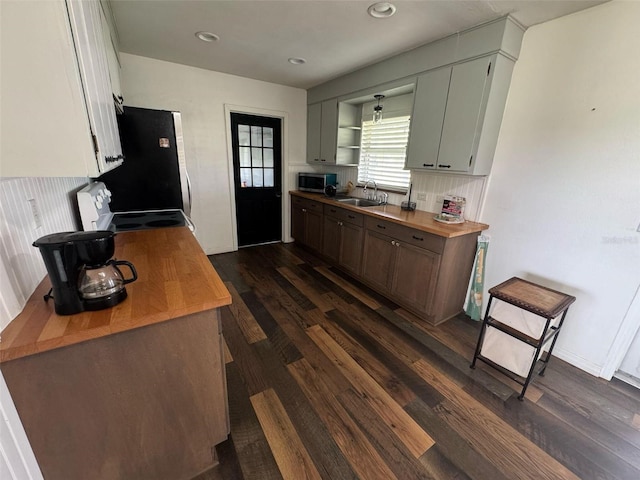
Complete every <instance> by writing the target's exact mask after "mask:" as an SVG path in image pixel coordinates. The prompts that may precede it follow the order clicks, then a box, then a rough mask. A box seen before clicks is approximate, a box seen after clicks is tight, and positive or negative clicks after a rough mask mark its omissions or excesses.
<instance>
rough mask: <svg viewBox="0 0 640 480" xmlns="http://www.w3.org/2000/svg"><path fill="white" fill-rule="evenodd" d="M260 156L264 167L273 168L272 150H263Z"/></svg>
mask: <svg viewBox="0 0 640 480" xmlns="http://www.w3.org/2000/svg"><path fill="white" fill-rule="evenodd" d="M262 155H263V156H264V166H265V167H269V168H273V150H271V149H270V148H264V149H263V150H262Z"/></svg>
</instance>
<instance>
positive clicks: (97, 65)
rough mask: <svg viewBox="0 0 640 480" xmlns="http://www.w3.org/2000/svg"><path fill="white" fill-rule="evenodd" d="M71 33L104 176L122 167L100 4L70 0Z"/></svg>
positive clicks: (99, 162)
mask: <svg viewBox="0 0 640 480" xmlns="http://www.w3.org/2000/svg"><path fill="white" fill-rule="evenodd" d="M67 6H68V9H69V18H70V20H71V32H72V34H73V40H74V44H75V48H76V54H77V56H78V65H79V67H80V77H81V78H82V83H83V85H84V87H85V88H84V94H85V100H86V103H87V110H88V112H89V123H90V124H91V129H92V134H93V135H94V136H95V139H94V143H95V144H96V145H95V147H96V150H97V152H96V157H97V161H98V170H99V171H100V173H104V172H106V171H108V170H111V169H113V168H115V167H117V166H118V165H120V164H121V163H122V158H123V157H122V147H121V145H120V136H119V134H118V124H117V122H116V112H115V107H114V103H113V92H112V89H111V80H110V77H109V63H108V60H107V53H106V47H105V44H104V36H103V33H102V18H101V11H100V8H101V7H100V4H99V3H98V2H83V1H79V0H67Z"/></svg>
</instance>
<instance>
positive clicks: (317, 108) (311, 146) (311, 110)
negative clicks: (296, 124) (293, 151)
mask: <svg viewBox="0 0 640 480" xmlns="http://www.w3.org/2000/svg"><path fill="white" fill-rule="evenodd" d="M321 128H322V105H321V104H320V103H315V104H313V105H308V106H307V163H319V162H320V129H321Z"/></svg>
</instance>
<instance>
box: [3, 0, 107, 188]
mask: <svg viewBox="0 0 640 480" xmlns="http://www.w3.org/2000/svg"><path fill="white" fill-rule="evenodd" d="M1 3H2V14H0V22H1V23H0V32H2V55H0V62H1V63H0V71H1V72H2V81H1V82H0V98H1V99H2V100H1V101H2V109H1V114H2V120H1V123H2V141H0V159H1V162H2V176H3V177H86V176H89V175H92V174H97V173H98V169H97V168H96V161H95V154H94V149H93V144H92V141H91V136H90V134H89V121H88V119H87V109H86V106H85V100H84V95H83V93H82V90H83V88H82V83H81V79H80V74H79V72H78V63H77V60H76V54H75V51H74V49H73V41H72V39H71V28H70V25H69V17H68V14H67V8H66V5H65V4H64V2H62V1H58V2H1ZM25 32H34V33H33V34H25ZM35 32H37V33H35Z"/></svg>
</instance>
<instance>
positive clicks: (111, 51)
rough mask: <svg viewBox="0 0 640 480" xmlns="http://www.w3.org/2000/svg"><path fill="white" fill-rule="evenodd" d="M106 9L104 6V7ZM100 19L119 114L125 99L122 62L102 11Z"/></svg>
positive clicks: (112, 90) (112, 89) (114, 98)
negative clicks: (121, 79) (123, 94)
mask: <svg viewBox="0 0 640 480" xmlns="http://www.w3.org/2000/svg"><path fill="white" fill-rule="evenodd" d="M101 5H102V4H101ZM102 6H103V7H104V5H102ZM100 13H101V15H100V18H101V20H102V36H103V38H104V46H105V50H106V54H107V65H108V67H109V80H110V83H111V93H112V94H113V101H114V102H115V105H116V109H117V110H118V112H119V113H122V112H123V111H124V106H123V104H124V98H123V97H122V85H121V84H120V61H119V60H118V51H117V50H116V47H115V45H114V41H113V37H112V35H111V30H110V28H109V23H108V22H107V19H106V17H105V13H104V11H103V10H102V8H101V9H100Z"/></svg>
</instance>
